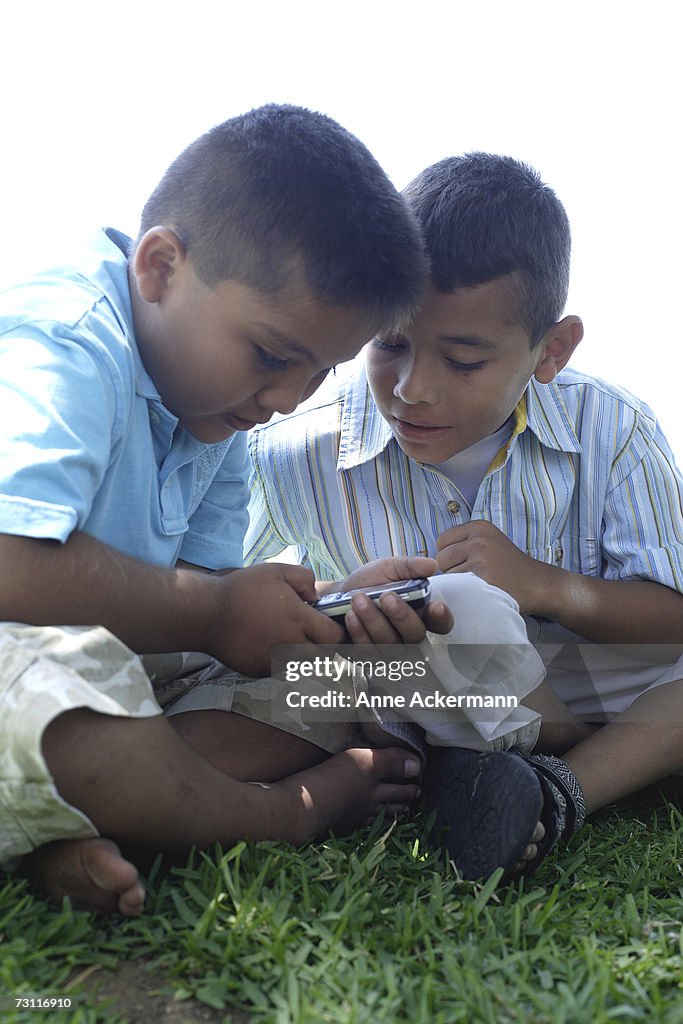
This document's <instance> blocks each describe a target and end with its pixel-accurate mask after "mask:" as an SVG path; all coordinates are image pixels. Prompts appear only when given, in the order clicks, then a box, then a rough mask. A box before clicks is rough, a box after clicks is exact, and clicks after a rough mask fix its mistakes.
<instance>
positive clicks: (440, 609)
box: [422, 601, 453, 634]
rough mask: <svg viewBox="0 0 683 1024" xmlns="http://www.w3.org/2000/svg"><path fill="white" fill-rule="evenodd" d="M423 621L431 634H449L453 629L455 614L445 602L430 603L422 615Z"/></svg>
mask: <svg viewBox="0 0 683 1024" xmlns="http://www.w3.org/2000/svg"><path fill="white" fill-rule="evenodd" d="M422 621H423V623H424V625H425V627H426V628H427V629H428V630H429V631H430V633H441V634H443V633H448V632H450V630H451V629H453V613H452V612H451V610H450V608H449V607H448V606H447V605H445V604H444V603H443V601H434V602H433V603H432V602H430V603H429V604H428V605H427V607H426V608H425V610H424V612H423V614H422Z"/></svg>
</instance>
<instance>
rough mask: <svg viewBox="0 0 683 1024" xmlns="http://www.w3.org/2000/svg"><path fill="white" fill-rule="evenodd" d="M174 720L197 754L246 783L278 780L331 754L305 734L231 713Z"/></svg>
mask: <svg viewBox="0 0 683 1024" xmlns="http://www.w3.org/2000/svg"><path fill="white" fill-rule="evenodd" d="M168 721H169V722H170V724H171V725H172V726H173V728H174V729H175V730H176V732H177V733H178V735H179V736H181V737H182V738H183V739H184V740H185V742H186V743H187V744H188V746H190V747H192V749H193V750H194V751H195V753H197V754H199V756H200V757H202V758H203V759H204V760H205V761H208V762H209V764H212V765H213V766H214V768H217V769H218V770H219V771H221V772H225V774H226V775H229V776H230V777H231V778H233V779H239V780H241V781H242V782H277V781H278V780H279V779H284V778H286V777H287V776H288V775H291V774H292V773H293V772H299V771H302V770H303V769H304V768H312V767H313V765H316V764H320V763H321V762H322V761H326V760H327V758H328V757H329V756H330V755H329V754H328V753H327V751H325V750H321V748H320V747H316V746H315V744H313V743H308V742H307V741H306V740H304V739H301V738H300V737H299V736H294V735H292V734H291V733H288V732H284V731H283V730H282V729H276V728H275V727H274V726H271V725H266V724H265V723H263V722H257V721H254V720H253V719H251V718H245V717H244V716H243V715H236V714H232V713H230V712H226V711H186V712H184V713H183V714H181V715H173V716H172V717H171V718H169V719H168Z"/></svg>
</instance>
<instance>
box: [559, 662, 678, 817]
mask: <svg viewBox="0 0 683 1024" xmlns="http://www.w3.org/2000/svg"><path fill="white" fill-rule="evenodd" d="M564 760H565V761H566V762H567V764H568V765H569V767H570V768H571V769H572V771H573V772H574V774H575V775H576V777H577V779H578V780H579V783H580V785H581V788H582V790H583V793H584V797H585V799H586V812H587V813H588V814H590V813H591V812H592V811H596V810H598V809H599V808H600V807H604V805H605V804H608V803H611V802H612V801H614V800H619V799H621V798H622V797H625V796H629V795H630V794H631V793H636V792H637V791H638V790H639V789H643V788H644V787H645V786H649V785H651V784H652V783H653V782H658V781H659V780H660V779H663V778H665V777H666V776H667V775H671V774H673V773H674V772H677V771H680V769H681V768H683V682H681V681H677V682H673V683H667V684H665V685H664V686H658V687H656V688H655V689H653V690H648V692H647V693H644V694H643V696H642V697H639V698H638V700H636V701H635V702H634V703H633V704H632V705H631V707H630V708H629V709H628V711H625V712H624V713H623V714H621V715H620V716H619V718H618V719H616V720H615V721H614V722H611V723H610V724H609V725H606V726H604V727H603V728H602V729H600V731H599V732H597V733H595V734H594V735H592V736H590V737H589V738H588V739H586V740H584V741H583V742H582V743H579V744H577V745H576V746H575V747H573V748H572V749H571V750H570V751H569V752H568V753H567V754H566V755H565V757H564Z"/></svg>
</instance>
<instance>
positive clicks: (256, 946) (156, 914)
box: [0, 799, 683, 1024]
mask: <svg viewBox="0 0 683 1024" xmlns="http://www.w3.org/2000/svg"><path fill="white" fill-rule="evenodd" d="M682 861H683V818H682V817H681V814H680V813H679V811H678V810H677V809H676V807H675V806H674V805H672V804H670V803H667V802H665V801H662V800H661V799H660V800H657V801H656V802H653V803H645V802H641V803H639V804H632V805H631V806H629V807H627V808H621V809H619V811H617V810H616V809H614V808H610V809H608V810H607V811H605V812H603V813H602V814H601V815H598V816H596V817H594V818H593V820H592V821H591V823H590V824H589V825H588V826H587V827H586V828H585V829H584V830H583V831H582V832H581V834H580V835H579V836H577V837H575V839H574V840H573V842H572V843H571V844H570V845H569V847H566V848H565V849H564V850H562V851H560V852H559V853H558V854H556V855H554V856H553V857H552V859H551V860H550V861H549V862H547V863H546V864H545V865H544V866H543V868H542V869H541V870H540V871H539V872H538V873H537V874H536V875H535V876H534V877H533V878H532V879H530V880H527V881H525V882H520V883H518V884H517V885H516V886H514V887H511V888H503V887H501V886H500V885H496V881H497V879H496V876H494V878H493V879H490V880H489V882H488V883H487V884H485V885H474V884H471V883H464V882H462V881H460V880H459V879H458V878H457V876H456V875H455V874H454V872H453V871H452V870H451V868H450V867H449V865H448V864H447V863H446V862H445V859H444V858H443V857H442V856H440V855H437V854H435V853H431V852H427V851H425V850H424V848H423V845H422V842H421V837H420V835H419V831H418V830H416V827H415V825H412V826H411V825H401V826H399V827H395V828H387V827H386V826H381V825H379V826H378V825H376V826H375V827H374V828H373V829H372V830H369V831H368V830H366V831H365V832H359V833H356V834H355V835H354V836H352V837H350V838H348V839H344V840H336V839H334V840H330V841H329V842H326V843H324V844H321V845H318V846H315V847H310V848H307V849H304V850H293V849H291V848H288V847H286V846H284V845H281V844H278V843H253V844H251V843H247V844H245V843H240V844H238V845H237V846H236V847H234V848H233V849H231V850H227V851H223V850H220V849H215V850H212V851H209V852H205V853H198V852H195V853H194V854H193V855H192V856H191V857H190V858H189V860H188V863H187V864H186V865H185V866H184V867H176V868H172V869H166V870H159V869H158V868H157V870H156V871H154V872H153V873H152V877H151V879H150V885H149V901H148V911H147V913H146V915H145V916H144V917H143V918H140V919H137V920H129V921H123V920H122V919H120V918H116V919H115V918H111V919H97V918H95V917H94V916H92V915H89V914H85V913H83V912H74V911H72V910H71V909H70V907H69V906H64V907H63V908H61V909H56V908H51V907H48V906H47V905H46V904H45V903H44V902H43V901H41V900H40V899H38V898H36V897H34V896H32V895H31V894H30V893H29V892H28V891H27V889H26V887H25V884H24V883H23V882H21V881H18V880H16V879H6V880H5V884H4V888H2V890H1V891H0V943H1V945H0V993H3V994H4V995H5V997H7V996H14V995H20V994H21V993H22V992H24V993H27V994H34V993H49V994H51V995H52V996H60V995H61V996H64V995H68V996H70V997H72V998H73V999H74V1001H75V1002H76V1003H77V1009H75V1010H73V1009H72V1010H70V1011H66V1010H64V1011H60V1012H57V1011H38V1010H33V1011H21V1012H16V1013H15V1011H14V1010H12V1009H11V1006H10V1005H9V1003H8V1002H7V999H6V1000H5V1003H4V1004H3V1011H2V1012H0V1020H2V1022H3V1024H4V1022H5V1021H7V1022H8V1024H9V1022H13V1021H16V1022H23V1021H44V1022H48V1021H59V1022H61V1024H67V1022H73V1024H77V1022H78V1024H91V1022H100V1021H101V1022H108V1024H123V1022H124V1021H133V1020H135V1021H137V1020H138V1019H139V1020H144V1019H145V1018H144V1017H135V1016H130V1015H128V1014H127V1011H126V1009H125V999H123V998H122V999H121V1000H120V1001H117V1000H116V999H115V1000H113V1001H111V1002H110V1003H109V1004H108V1005H100V1006H97V1005H96V1003H97V999H96V997H95V996H94V995H93V991H92V985H89V984H88V980H90V981H92V979H93V978H94V977H96V976H97V971H98V969H97V968H96V967H95V965H103V966H104V967H109V968H112V969H114V968H116V966H117V965H120V964H121V963H124V962H126V961H135V962H136V963H138V964H140V963H141V964H142V965H143V966H144V969H145V970H148V969H149V970H151V971H153V972H155V976H160V977H161V978H162V979H163V981H164V985H165V992H166V997H167V1001H168V1004H169V1005H170V1006H172V1007H175V1009H176V1010H177V1012H178V1015H177V1016H175V1017H173V1020H177V1021H182V1022H184V1021H185V1020H194V1019H200V1018H195V1017H192V1015H191V1013H190V1010H189V1008H190V1007H195V1008H196V1007H197V1004H199V1008H200V1009H201V1007H202V1006H203V1007H206V1012H207V1013H208V1012H209V1008H212V1009H213V1010H214V1011H215V1013H214V1014H213V1015H211V1019H212V1020H216V1021H218V1020H230V1012H231V1010H237V1009H239V1010H241V1011H243V1013H242V1015H241V1016H239V1015H238V1017H239V1019H240V1020H245V1019H249V1020H250V1021H253V1022H254V1024H261V1022H263V1024H327V1022H329V1024H333V1022H335V1024H337V1022H339V1024H342V1022H343V1024H365V1022H367V1024H423V1022H424V1024H427V1022H428V1024H457V1022H460V1021H463V1022H465V1021H466V1022H468V1024H565V1022H566V1024H583V1022H586V1024H605V1022H608V1021H610V1022H611V1021H616V1022H632V1021H648V1022H663V1024H680V1022H683V975H682V969H681V962H682V954H683V927H682V925H683V871H682V868H681V863H682ZM0 884H2V883H0ZM88 968H91V969H90V971H89V970H88ZM93 971H94V972H95V973H93ZM99 973H100V974H101V973H102V969H101V968H99ZM178 1001H180V1003H179V1002H178ZM183 1007H185V1008H187V1014H186V1016H183ZM3 1013H4V1015H3ZM159 1019H161V1018H159ZM164 1019H166V1018H164Z"/></svg>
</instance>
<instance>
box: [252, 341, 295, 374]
mask: <svg viewBox="0 0 683 1024" xmlns="http://www.w3.org/2000/svg"><path fill="white" fill-rule="evenodd" d="M254 350H255V352H256V356H257V358H258V361H259V362H260V363H261V365H262V366H267V367H268V369H269V370H286V369H287V367H288V366H289V364H290V362H291V360H290V359H282V358H281V357H280V356H276V355H273V353H272V352H269V351H268V349H265V348H262V347H261V345H254Z"/></svg>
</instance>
